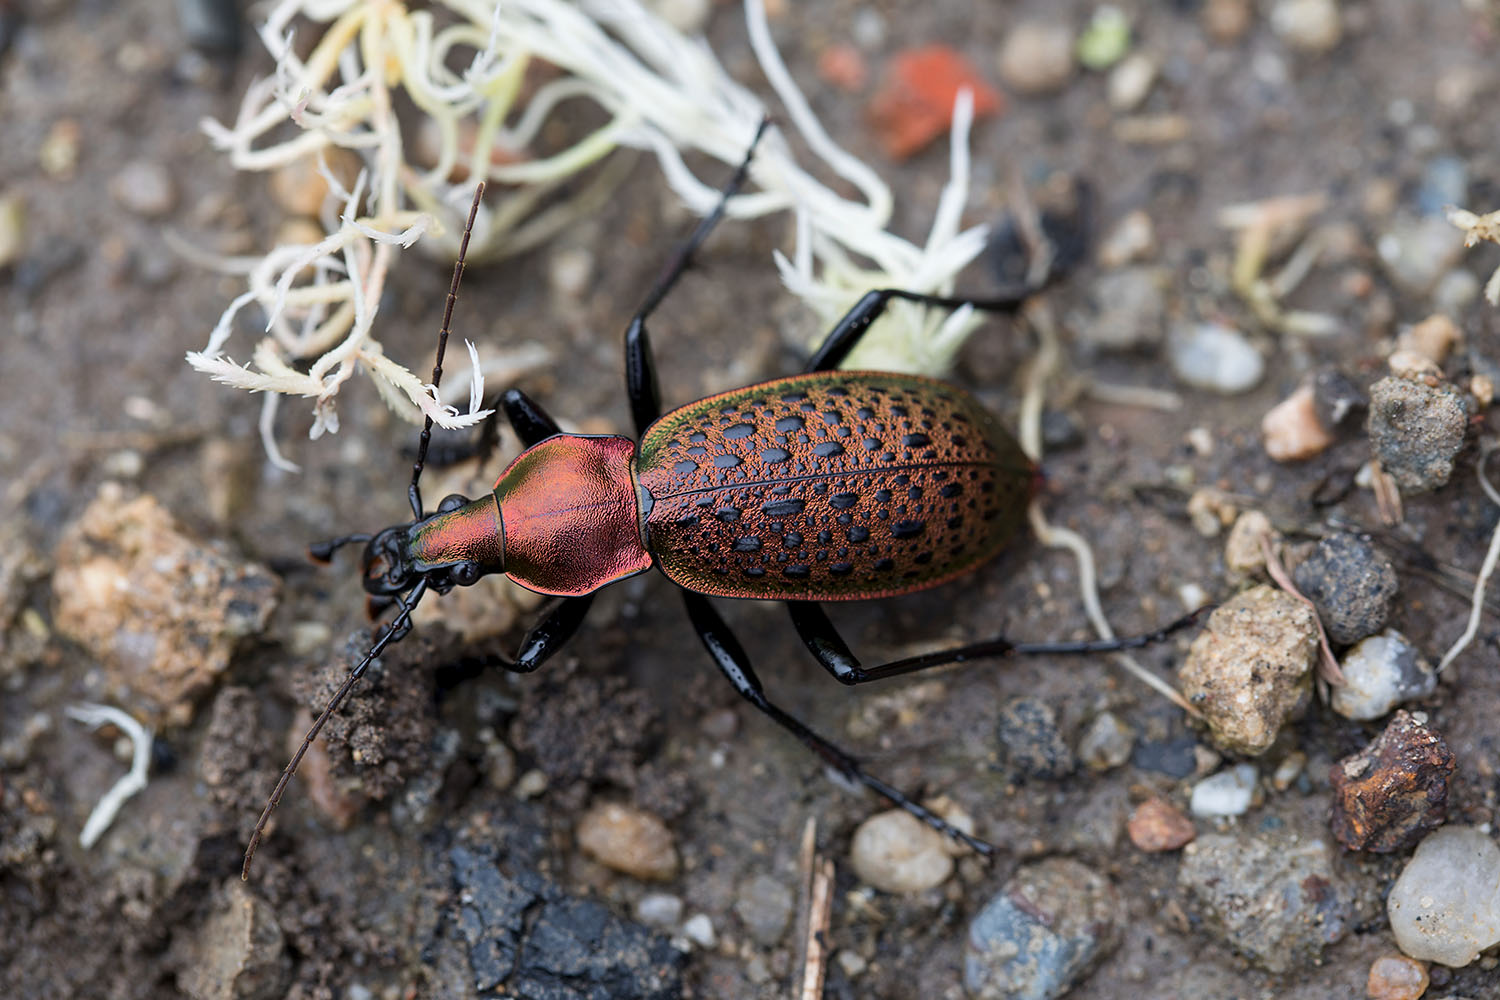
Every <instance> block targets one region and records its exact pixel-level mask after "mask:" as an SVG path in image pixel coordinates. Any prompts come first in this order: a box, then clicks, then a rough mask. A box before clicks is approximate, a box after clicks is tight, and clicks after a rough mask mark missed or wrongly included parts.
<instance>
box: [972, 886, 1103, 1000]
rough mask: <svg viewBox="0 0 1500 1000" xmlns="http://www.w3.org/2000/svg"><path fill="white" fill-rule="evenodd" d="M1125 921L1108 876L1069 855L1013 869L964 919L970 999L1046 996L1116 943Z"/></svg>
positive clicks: (1061, 990) (1059, 991)
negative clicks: (997, 890) (971, 915)
mask: <svg viewBox="0 0 1500 1000" xmlns="http://www.w3.org/2000/svg"><path fill="white" fill-rule="evenodd" d="M1125 920H1126V913H1125V907H1124V904H1123V902H1122V901H1121V899H1120V894H1119V892H1118V891H1117V890H1116V889H1115V887H1114V885H1113V884H1111V882H1110V881H1109V879H1107V878H1105V877H1104V876H1103V875H1101V874H1099V873H1098V872H1096V871H1094V870H1093V869H1092V868H1089V867H1087V866H1086V865H1083V864H1081V863H1079V862H1077V861H1074V860H1072V859H1071V858H1047V859H1044V860H1042V861H1038V862H1035V863H1033V864H1026V865H1022V866H1021V867H1020V868H1018V869H1017V870H1016V873H1015V875H1013V876H1012V877H1011V879H1010V881H1009V882H1007V883H1006V884H1005V887H1004V888H1003V889H1001V891H1000V893H999V894H998V895H996V896H995V897H994V898H993V899H991V900H990V901H989V902H988V903H987V904H985V907H984V909H982V910H980V911H979V914H978V915H977V916H976V917H975V918H974V920H973V922H972V923H970V924H969V935H968V944H967V947H966V948H965V951H964V988H965V989H967V990H968V993H969V996H970V997H971V998H973V1000H1051V998H1054V997H1060V996H1062V995H1063V994H1065V993H1067V992H1068V990H1069V989H1070V988H1071V987H1072V986H1073V985H1074V984H1076V983H1078V982H1080V981H1081V980H1083V978H1084V977H1086V976H1087V975H1088V974H1089V973H1090V972H1092V971H1093V969H1094V967H1095V966H1097V965H1098V964H1099V963H1100V962H1101V961H1103V960H1104V959H1105V958H1106V957H1108V956H1109V954H1110V953H1111V952H1113V951H1114V950H1115V948H1116V947H1117V946H1118V945H1119V942H1120V938H1121V935H1122V932H1123V928H1124V923H1125Z"/></svg>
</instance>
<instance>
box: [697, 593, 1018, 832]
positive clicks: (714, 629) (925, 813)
mask: <svg viewBox="0 0 1500 1000" xmlns="http://www.w3.org/2000/svg"><path fill="white" fill-rule="evenodd" d="M682 600H683V603H684V604H686V605H687V611H688V618H689V619H691V620H692V623H693V628H694V629H695V630H697V632H698V638H699V639H701V640H703V645H704V647H705V648H706V649H707V650H708V654H709V656H711V657H713V660H714V665H715V666H717V667H718V668H719V671H720V672H721V673H722V674H723V675H724V676H725V677H726V678H727V679H728V680H729V683H731V684H733V685H734V689H735V690H736V691H738V692H739V693H740V695H741V697H743V698H744V699H745V700H746V701H748V702H750V704H752V705H754V706H755V707H756V708H757V709H759V710H760V711H761V712H762V713H764V714H765V715H767V716H769V717H770V718H771V719H772V720H773V721H774V722H775V723H776V724H777V725H778V726H781V727H782V728H783V729H785V730H787V731H788V732H789V733H791V734H792V735H793V736H795V737H797V739H799V740H801V741H802V743H803V744H804V745H805V746H806V747H807V748H808V749H810V750H812V752H813V753H815V754H817V755H818V756H819V757H821V758H823V760H824V762H825V763H827V764H828V766H829V767H832V768H833V769H834V770H836V771H838V772H839V773H840V774H842V775H844V776H845V777H846V778H848V779H850V780H851V781H857V782H859V783H860V784H862V785H864V786H865V787H866V788H869V789H870V790H871V791H873V792H874V793H875V794H876V795H879V796H880V797H881V798H883V799H885V800H887V801H888V802H890V803H891V804H892V805H895V806H896V807H898V808H900V809H904V810H906V811H907V812H909V813H911V814H912V815H913V816H915V817H916V818H917V819H919V820H921V821H922V822H924V823H926V824H927V825H928V826H930V827H932V828H933V829H934V830H937V831H938V832H939V833H941V834H944V835H945V836H948V837H952V838H953V839H955V840H958V841H961V842H963V843H964V844H967V845H968V846H969V847H972V848H973V849H974V850H976V851H978V852H979V853H980V854H983V855H985V856H986V857H988V856H989V855H991V854H993V853H994V852H995V848H994V847H993V846H992V845H990V844H987V843H985V842H984V841H982V840H980V839H979V838H977V837H974V836H971V835H969V834H967V833H964V832H963V831H962V830H960V829H958V828H957V827H955V826H953V825H952V824H950V823H948V822H947V821H946V820H944V819H943V818H942V817H941V816H938V815H936V814H935V813H933V812H932V811H931V810H929V809H926V808H924V807H923V806H921V805H920V804H918V803H916V802H913V801H912V800H911V799H909V798H907V797H906V795H905V794H903V793H902V792H901V791H900V790H899V789H896V788H892V787H891V786H890V785H887V784H886V783H885V782H883V781H881V780H880V779H879V778H876V777H874V776H872V775H870V774H867V773H865V771H864V769H863V768H862V767H860V765H859V761H857V760H855V759H854V758H853V757H851V756H850V755H849V754H848V753H846V752H844V751H843V750H840V749H839V748H838V747H836V746H834V745H833V744H832V743H830V742H828V741H827V740H826V739H824V738H823V737H821V736H819V735H818V734H817V733H815V732H813V731H812V730H811V729H809V728H808V727H807V726H806V725H804V724H803V723H802V722H800V721H798V720H797V719H795V718H793V717H792V716H790V715H788V714H787V713H786V712H784V711H783V710H782V709H780V708H778V707H777V706H776V705H773V704H772V703H771V702H770V701H769V700H768V699H767V698H766V696H765V692H764V691H763V690H762V688H761V684H760V678H758V677H756V676H755V671H754V669H752V668H751V666H750V658H749V657H748V656H746V655H745V650H744V647H743V646H741V645H740V642H739V640H738V639H736V638H735V637H734V633H732V632H730V631H729V626H728V625H726V624H725V623H724V619H723V618H722V617H720V615H719V613H718V612H717V611H715V610H714V609H713V606H712V605H710V604H709V603H708V599H707V598H705V597H703V596H702V595H701V594H694V593H691V592H690V591H683V593H682ZM840 645H842V643H840Z"/></svg>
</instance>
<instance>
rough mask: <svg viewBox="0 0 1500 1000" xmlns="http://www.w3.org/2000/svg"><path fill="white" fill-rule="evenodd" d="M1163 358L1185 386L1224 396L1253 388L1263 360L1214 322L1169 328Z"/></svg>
mask: <svg viewBox="0 0 1500 1000" xmlns="http://www.w3.org/2000/svg"><path fill="white" fill-rule="evenodd" d="M1167 359H1168V361H1169V362H1170V363H1171V365H1172V371H1173V372H1174V373H1175V374H1176V375H1177V377H1178V378H1180V379H1182V381H1184V382H1186V383H1187V384H1188V385H1191V386H1193V387H1195V388H1198V389H1207V390H1208V391H1209V392H1217V393H1219V394H1221V395H1225V396H1234V395H1238V394H1239V393H1242V392H1247V391H1249V390H1250V389H1253V388H1255V386H1256V385H1257V384H1258V383H1259V382H1260V380H1261V377H1262V376H1263V375H1265V373H1266V362H1265V359H1264V358H1262V357H1261V356H1260V352H1259V351H1257V350H1256V349H1255V348H1254V346H1252V345H1251V343H1250V341H1248V340H1246V339H1245V337H1244V335H1243V334H1241V333H1240V332H1239V331H1238V330H1233V329H1230V328H1229V327H1227V326H1220V325H1219V324H1217V323H1195V324H1192V325H1183V326H1178V327H1176V328H1175V329H1173V331H1172V334H1171V336H1169V337H1168V338H1167Z"/></svg>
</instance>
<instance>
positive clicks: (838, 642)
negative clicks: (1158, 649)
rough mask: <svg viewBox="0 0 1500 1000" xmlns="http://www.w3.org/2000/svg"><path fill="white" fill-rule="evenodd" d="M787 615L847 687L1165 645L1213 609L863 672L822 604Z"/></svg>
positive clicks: (984, 646)
mask: <svg viewBox="0 0 1500 1000" xmlns="http://www.w3.org/2000/svg"><path fill="white" fill-rule="evenodd" d="M786 606H787V610H788V611H790V612H791V613H792V625H793V627H794V628H796V630H797V634H798V635H799V636H801V637H802V642H803V643H804V644H805V645H806V646H807V648H808V650H809V651H810V652H811V653H812V654H813V656H814V657H815V658H816V659H817V661H818V662H819V663H820V664H822V666H823V669H825V670H827V671H828V672H829V673H830V674H832V675H833V676H834V678H835V679H836V680H838V681H839V682H840V683H842V684H864V683H866V682H868V681H879V680H885V679H886V678H888V677H900V676H902V675H904V674H914V673H917V672H918V671H920V670H927V669H929V668H932V667H941V666H944V665H946V664H949V663H966V662H968V661H969V660H981V659H992V658H995V657H1002V656H1081V655H1084V654H1088V653H1113V652H1118V651H1120V650H1125V649H1139V648H1140V647H1142V646H1150V645H1152V644H1154V643H1158V642H1161V641H1162V640H1163V639H1165V638H1167V636H1169V635H1171V634H1172V633H1174V632H1177V631H1179V630H1181V629H1185V628H1187V627H1188V626H1189V625H1192V624H1194V623H1195V622H1197V621H1198V620H1199V619H1200V618H1202V617H1203V616H1204V615H1205V614H1207V613H1208V612H1209V611H1212V610H1213V607H1212V606H1209V607H1202V608H1199V609H1198V610H1197V611H1194V612H1192V613H1191V614H1186V615H1183V616H1182V617H1181V618H1179V619H1177V620H1176V621H1174V622H1172V623H1171V624H1169V625H1166V626H1163V627H1162V628H1159V629H1157V630H1156V631H1154V632H1147V633H1145V634H1143V635H1132V636H1125V637H1123V638H1118V639H1085V640H1082V641H1079V642H1012V641H1011V640H1009V639H1007V638H1005V636H1003V635H1002V636H995V637H994V638H993V639H986V640H985V641H983V642H975V643H970V644H969V645H967V646H957V647H954V648H950V649H940V650H938V651H936V652H932V653H922V654H920V655H918V656H908V657H906V658H905V659H901V660H892V661H891V662H889V663H882V664H880V665H878V666H874V667H862V666H860V663H859V658H858V657H856V656H855V655H854V654H853V653H852V652H850V651H849V646H848V644H847V643H845V642H844V640H843V638H842V637H841V636H840V635H839V633H838V630H837V629H836V628H834V627H833V622H831V621H829V620H828V614H827V613H826V612H825V611H824V610H823V608H822V606H821V605H819V604H818V603H817V602H816V601H787V602H786Z"/></svg>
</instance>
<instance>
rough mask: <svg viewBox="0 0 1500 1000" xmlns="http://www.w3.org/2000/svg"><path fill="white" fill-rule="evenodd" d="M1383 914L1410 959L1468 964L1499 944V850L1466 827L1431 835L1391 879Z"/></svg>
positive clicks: (1459, 964) (1452, 827)
mask: <svg viewBox="0 0 1500 1000" xmlns="http://www.w3.org/2000/svg"><path fill="white" fill-rule="evenodd" d="M1386 911H1387V913H1388V914H1389V915H1390V920H1391V930H1392V931H1393V932H1394V933H1395V935H1396V944H1398V945H1399V946H1400V947H1401V950H1402V951H1404V952H1406V954H1408V955H1410V956H1411V957H1412V958H1419V959H1423V960H1425V961H1431V962H1441V963H1442V964H1443V965H1448V966H1452V967H1454V968H1460V967H1462V966H1465V965H1468V964H1469V963H1470V962H1472V961H1474V959H1476V958H1478V957H1479V953H1480V952H1481V951H1483V950H1484V949H1486V948H1488V947H1490V946H1491V945H1493V944H1495V943H1496V942H1500V846H1497V845H1496V844H1495V842H1494V841H1493V840H1491V839H1490V838H1489V837H1488V836H1486V835H1485V834H1483V833H1481V832H1480V831H1479V830H1476V829H1475V828H1473V827H1471V826H1445V827H1443V828H1442V829H1440V830H1436V831H1434V832H1433V833H1432V834H1430V835H1429V836H1428V837H1427V839H1426V840H1424V841H1422V843H1421V844H1419V845H1417V851H1416V853H1415V854H1413V855H1412V859H1411V860H1410V861H1408V862H1407V864H1406V868H1405V869H1404V870H1403V871H1402V872H1401V877H1400V878H1398V879H1396V884H1395V886H1393V887H1392V888H1391V895H1390V898H1389V899H1388V900H1387V901H1386Z"/></svg>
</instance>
